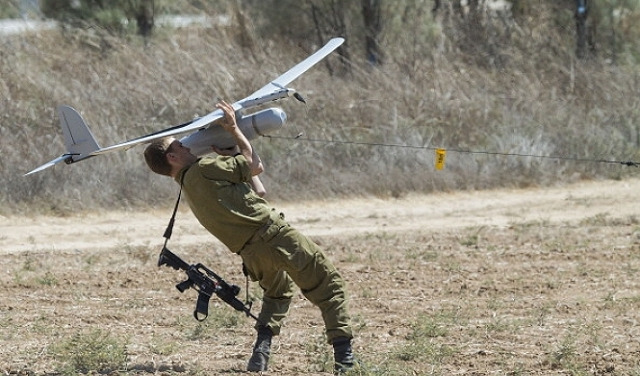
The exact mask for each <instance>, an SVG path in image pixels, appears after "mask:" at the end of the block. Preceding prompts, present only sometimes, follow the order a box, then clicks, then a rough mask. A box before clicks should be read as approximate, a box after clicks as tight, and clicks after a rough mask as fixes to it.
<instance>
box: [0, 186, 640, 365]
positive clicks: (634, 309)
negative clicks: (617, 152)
mask: <svg viewBox="0 0 640 376" xmlns="http://www.w3.org/2000/svg"><path fill="white" fill-rule="evenodd" d="M639 192H640V179H628V180H624V181H599V182H580V183H577V184H573V185H569V186H564V187H556V188H544V189H542V188H540V189H538V188H530V189H522V190H516V189H503V190H493V191H482V192H455V193H438V194H432V195H426V196H421V195H410V196H407V197H403V198H400V199H386V200H382V199H376V198H371V199H351V200H327V201H322V202H302V203H285V204H280V205H278V204H276V206H277V207H278V208H279V209H281V210H282V211H283V212H284V213H285V214H286V216H287V219H288V220H289V222H291V224H292V225H294V226H295V227H297V228H299V229H300V230H302V231H303V232H304V233H306V234H308V235H310V236H311V237H312V238H313V239H314V240H315V241H316V242H318V243H319V244H320V245H321V247H322V248H323V249H324V250H325V252H326V253H327V255H328V256H329V258H330V259H331V260H333V262H334V263H335V264H336V266H337V267H338V269H339V270H340V272H341V273H342V275H343V277H344V278H345V280H346V281H347V284H348V286H349V294H350V310H351V313H352V319H353V322H354V328H355V332H356V337H355V341H354V346H355V348H356V351H357V352H358V354H359V356H360V358H361V359H363V360H364V361H365V362H366V364H367V367H368V368H367V369H366V370H365V371H362V372H360V373H355V374H358V375H568V374H571V375H640V200H639V199H638V193H639ZM183 206H184V207H183V208H182V209H181V211H180V213H179V215H178V219H177V222H176V228H175V230H174V235H173V238H172V239H171V242H170V248H171V249H172V250H173V251H174V252H176V253H179V255H181V256H182V257H183V258H185V260H186V261H188V262H193V263H195V262H202V263H204V264H205V265H207V266H209V267H211V268H212V269H214V270H216V271H217V272H218V273H219V274H221V275H222V276H223V277H224V278H225V279H227V280H228V281H229V282H230V283H234V284H237V285H239V286H241V287H242V289H243V292H242V293H241V294H240V297H241V298H242V299H243V300H244V290H245V280H244V278H243V276H242V274H241V273H240V266H239V260H238V258H237V256H234V255H232V254H230V253H229V252H228V251H227V250H226V249H225V248H224V247H223V246H222V245H221V244H219V243H218V242H217V241H216V240H214V239H213V238H212V237H211V236H210V235H209V234H208V233H206V231H205V230H203V229H202V228H201V227H200V226H199V225H198V224H197V222H196V221H195V220H194V218H193V217H192V215H191V214H190V212H189V211H188V209H187V208H186V204H183ZM170 214H171V209H167V210H161V211H154V212H105V213H91V214H81V215H77V216H70V217H63V218H58V217H36V218H27V217H18V216H16V217H10V218H5V217H0V255H2V269H1V270H0V341H1V343H2V345H1V346H0V374H7V375H9V374H12V375H60V374H77V373H88V374H96V372H98V371H99V373H101V374H114V375H115V374H136V375H147V374H154V375H176V374H178V375H184V376H187V375H203V376H204V375H224V374H243V373H244V367H245V365H246V360H247V358H248V355H249V353H250V351H251V346H252V344H253V340H254V331H253V329H252V326H253V323H252V322H251V321H250V320H249V319H248V318H246V317H244V316H242V315H240V314H238V313H237V312H235V311H233V310H232V309H231V308H230V307H228V306H226V305H223V304H221V303H220V301H219V300H217V299H215V298H214V299H213V300H212V302H211V307H210V309H211V311H210V316H209V318H208V319H207V320H206V321H205V322H203V323H198V322H197V321H195V320H194V319H193V317H192V312H193V308H194V306H195V300H196V293H195V292H194V291H192V290H189V291H186V292H185V293H183V294H180V293H179V292H178V291H177V290H176V289H175V288H174V285H175V284H176V283H178V282H180V281H181V280H182V279H184V274H183V273H182V272H180V271H175V270H172V269H170V268H164V267H163V268H158V267H157V265H156V260H157V255H158V253H159V250H160V248H161V246H162V243H163V241H164V239H163V238H162V234H163V232H164V229H165V226H166V224H167V222H168V219H169V216H170ZM249 292H250V293H251V295H252V296H254V297H255V298H256V300H255V304H254V308H253V310H254V312H257V310H259V308H260V307H259V306H260V299H259V296H260V294H261V291H260V290H259V288H258V287H257V286H255V284H252V285H250V286H249ZM86 349H89V351H87V350H86ZM118 355H121V356H118ZM331 367H332V364H331V353H330V352H329V348H328V346H327V345H326V343H325V341H324V338H323V325H322V319H321V317H320V315H319V312H318V310H317V309H316V308H315V307H313V306H312V305H311V304H309V302H308V301H307V300H305V299H304V298H303V297H302V295H300V294H298V295H296V296H295V298H294V300H293V302H292V308H291V312H290V315H289V317H288V318H287V321H286V322H285V326H284V327H283V331H282V334H281V335H280V336H279V337H276V339H275V341H274V347H273V356H272V362H271V365H270V371H269V372H267V374H272V375H300V374H305V375H308V374H311V375H316V374H317V375H330V374H331V369H332V368H331ZM118 371H119V373H118Z"/></svg>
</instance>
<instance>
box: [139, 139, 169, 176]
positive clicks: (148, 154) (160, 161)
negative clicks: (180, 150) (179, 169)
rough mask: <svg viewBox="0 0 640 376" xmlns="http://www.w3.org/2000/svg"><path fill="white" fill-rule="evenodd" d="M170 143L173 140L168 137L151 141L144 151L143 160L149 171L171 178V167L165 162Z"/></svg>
mask: <svg viewBox="0 0 640 376" xmlns="http://www.w3.org/2000/svg"><path fill="white" fill-rule="evenodd" d="M171 142H173V139H172V138H170V137H165V138H161V139H159V140H156V141H153V142H152V143H151V144H149V146H147V148H146V149H144V160H145V161H146V162H147V166H149V168H150V169H151V171H153V172H155V173H156V174H160V175H166V176H171V165H170V164H169V161H168V160H167V152H168V151H169V146H170V145H171Z"/></svg>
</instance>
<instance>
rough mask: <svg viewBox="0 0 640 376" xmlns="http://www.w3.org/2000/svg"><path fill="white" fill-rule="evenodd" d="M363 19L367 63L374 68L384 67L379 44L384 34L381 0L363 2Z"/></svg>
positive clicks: (365, 0)
mask: <svg viewBox="0 0 640 376" xmlns="http://www.w3.org/2000/svg"><path fill="white" fill-rule="evenodd" d="M362 17H363V20H364V30H365V51H366V54H367V61H368V62H369V63H370V64H371V65H374V66H378V65H382V63H383V56H382V51H381V49H380V44H378V37H379V36H380V32H382V20H381V17H380V0H362Z"/></svg>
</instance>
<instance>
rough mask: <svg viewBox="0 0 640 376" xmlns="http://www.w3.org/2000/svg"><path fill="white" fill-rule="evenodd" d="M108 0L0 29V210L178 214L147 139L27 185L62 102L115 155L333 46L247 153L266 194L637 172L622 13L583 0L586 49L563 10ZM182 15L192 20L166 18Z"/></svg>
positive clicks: (47, 11) (629, 46) (51, 153)
mask: <svg viewBox="0 0 640 376" xmlns="http://www.w3.org/2000/svg"><path fill="white" fill-rule="evenodd" d="M583 2H584V1H583ZM108 3H109V4H111V6H110V7H107V6H104V5H100V4H102V2H95V1H89V0H82V1H65V0H47V1H41V2H40V9H41V10H42V12H43V14H44V15H47V16H49V17H54V18H56V19H58V20H60V22H61V23H60V25H61V26H60V27H59V28H58V29H55V30H46V31H45V30H43V31H38V32H32V33H28V34H20V35H2V36H0V46H1V47H0V116H1V120H0V121H1V123H0V137H1V138H2V143H0V155H2V158H0V169H1V170H2V176H3V179H2V181H1V182H0V200H1V201H0V214H4V215H8V214H16V213H31V214H38V213H52V214H61V215H64V214H68V213H70V212H72V211H78V210H96V209H111V208H115V209H123V208H132V207H148V206H154V207H158V206H160V207H164V206H170V205H172V203H173V199H174V197H175V195H176V194H177V187H176V186H175V185H174V184H170V183H169V181H168V180H167V179H166V178H163V177H160V176H156V175H154V174H153V173H151V172H150V171H148V169H147V168H146V166H144V162H143V160H142V157H141V152H142V147H137V148H134V149H132V150H129V151H126V152H121V153H115V154H113V155H107V156H104V157H101V158H95V159H93V160H90V161H86V162H83V163H79V164H77V165H74V166H73V168H68V167H65V166H60V167H55V168H54V169H51V170H47V171H45V172H43V173H39V174H35V175H32V176H28V177H23V176H22V175H23V174H24V173H25V172H27V171H30V170H31V169H33V168H35V167H36V166H38V165H40V164H42V163H44V162H46V161H48V160H50V159H53V158H54V157H57V156H59V155H60V154H61V153H62V152H64V147H63V144H62V140H61V137H60V130H59V125H58V119H57V115H56V112H55V108H56V106H58V105H60V104H68V105H71V106H73V107H74V108H76V109H78V110H79V111H80V112H81V114H82V115H83V117H84V119H85V120H86V121H87V123H88V124H89V125H90V126H91V129H92V131H93V132H94V135H95V136H96V138H97V139H98V140H99V142H101V144H102V145H109V144H113V143H116V142H120V141H123V140H126V139H130V138H133V137H136V136H139V135H142V134H145V133H148V132H152V131H156V130H159V129H162V128H165V127H167V126H170V125H175V124H179V123H182V122H185V121H187V120H189V119H191V118H193V117H194V116H196V115H202V114H205V113H207V112H209V111H211V110H212V109H213V106H214V103H215V102H216V101H217V99H218V98H224V99H227V100H230V101H235V100H238V99H240V98H243V97H245V96H246V95H248V94H249V93H251V92H253V91H254V90H256V89H258V88H260V87H262V86H263V85H264V84H265V83H266V82H268V81H269V80H271V79H273V78H275V77H277V76H278V75H279V74H281V73H282V72H284V71H286V70H287V69H288V68H289V67H291V66H293V65H294V64H295V63H297V62H298V61H300V60H301V59H302V58H304V57H306V56H307V55H308V54H310V53H311V52H312V51H314V50H315V49H316V48H318V47H319V46H320V45H321V44H323V43H324V42H326V41H327V40H328V39H329V38H331V37H333V36H344V37H345V38H346V40H347V42H346V44H345V46H344V48H342V49H341V50H340V51H339V52H338V53H336V54H333V55H332V56H331V57H330V58H329V59H328V60H327V61H326V63H323V64H321V65H318V66H317V67H314V68H313V69H312V70H311V71H309V72H308V73H307V74H305V75H304V76H303V77H301V78H300V79H298V80H296V81H295V82H294V83H293V84H292V87H294V88H296V89H298V90H299V91H300V92H301V93H302V94H303V95H304V96H305V97H306V98H307V101H308V104H307V105H306V106H305V105H301V104H299V103H296V102H295V101H285V102H282V103H279V105H280V106H282V107H283V108H284V109H285V110H286V111H287V113H288V115H289V121H288V125H287V126H286V127H285V128H284V129H283V130H281V131H280V132H278V133H277V134H275V135H274V137H271V138H265V139H260V140H257V141H256V142H254V144H255V147H256V148H257V150H258V151H259V153H260V154H261V156H262V158H263V160H264V162H265V165H266V168H267V170H266V173H265V174H264V181H265V184H266V186H267V188H268V189H269V197H270V198H271V199H272V200H302V199H306V198H311V197H313V198H316V199H318V198H319V199H322V198H324V197H333V196H354V195H375V196H378V197H399V196H402V195H404V194H406V193H409V192H421V193H424V192H431V191H452V190H473V189H487V188H494V187H522V186H532V185H539V186H547V185H554V184H564V183H567V182H573V181H576V180H579V179H601V178H623V177H625V176H628V175H633V174H635V175H637V171H638V170H637V168H631V167H628V166H625V165H622V164H620V163H617V162H620V161H638V160H640V151H639V148H638V146H639V145H640V125H639V121H638V120H640V95H639V94H640V73H639V70H638V63H639V59H638V58H639V57H640V46H639V45H638V40H640V38H639V37H640V27H639V26H638V24H639V22H638V21H639V19H640V6H639V5H638V3H637V2H636V1H632V0H603V1H598V2H592V1H590V2H588V5H589V8H588V10H589V13H588V17H586V23H584V24H583V26H585V27H586V30H587V32H586V33H585V34H583V36H586V40H582V41H580V40H579V38H578V37H577V35H578V34H577V30H576V29H577V26H580V23H579V22H578V21H579V18H578V16H577V13H576V4H579V3H581V1H577V2H576V1H573V0H571V1H569V0H564V1H558V0H541V1H523V0H520V1H516V0H514V1H510V2H509V1H506V2H502V3H504V4H503V5H505V4H506V5H507V8H504V9H502V8H501V9H493V8H491V7H489V6H488V5H491V4H489V3H486V4H485V2H484V1H478V0H476V1H467V2H460V1H445V2H440V1H409V0H406V1H403V0H399V1H384V0H380V1H368V0H365V1H361V2H354V1H352V2H339V1H328V0H327V1H314V0H307V1H294V0H281V1H275V0H262V1H258V0H237V1H233V0H218V1H196V0H193V1H168V0H166V1H160V0H158V1H155V2H154V1H149V0H147V1H145V0H139V1H128V2H124V1H113V2H108ZM585 3H586V2H585ZM126 4H128V5H126ZM465 4H466V5H465ZM372 5H373V7H372ZM0 9H1V10H0V16H2V17H18V16H20V14H21V8H20V3H19V2H18V1H7V0H1V1H0ZM372 9H373V10H375V11H377V13H374V14H373V15H372V14H371V13H369V14H367V11H371V10H372ZM22 11H24V10H22ZM176 14H181V15H188V16H191V17H192V18H191V20H192V21H193V20H196V21H197V22H195V23H191V24H188V25H185V26H175V24H174V26H166V24H165V23H163V22H162V20H163V17H166V16H167V15H176ZM38 16H42V14H38ZM372 20H373V21H374V22H371V21H372ZM584 20H585V19H583V21H584ZM372 37H373V38H372ZM580 43H582V44H580ZM585 46H586V47H585ZM300 134H301V135H302V136H300V137H297V136H299V135H300ZM296 137H297V138H296ZM436 148H445V149H447V150H448V154H447V159H446V165H445V168H444V169H443V170H441V171H436V170H435V169H434V155H435V153H434V149H436ZM505 154H506V155H505Z"/></svg>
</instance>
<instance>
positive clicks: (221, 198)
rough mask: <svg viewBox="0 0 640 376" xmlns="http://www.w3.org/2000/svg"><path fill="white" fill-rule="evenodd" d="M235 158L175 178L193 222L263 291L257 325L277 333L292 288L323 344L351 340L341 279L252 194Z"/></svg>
mask: <svg viewBox="0 0 640 376" xmlns="http://www.w3.org/2000/svg"><path fill="white" fill-rule="evenodd" d="M250 180H251V171H250V168H249V165H248V163H247V160H246V159H245V158H244V157H243V156H241V155H238V156H235V157H217V158H211V157H208V158H202V159H200V160H199V161H198V162H196V163H195V164H193V165H191V166H190V167H186V168H185V169H183V170H182V171H180V173H179V174H178V175H177V176H176V181H177V182H179V183H180V182H182V186H183V190H184V192H185V196H186V198H187V201H188V202H189V206H190V207H191V210H192V211H193V214H194V215H195V216H196V218H197V219H198V221H199V222H200V223H201V224H202V225H203V226H204V227H205V228H206V229H207V230H208V231H209V232H210V233H211V234H213V235H214V236H215V237H216V238H218V239H219V240H220V241H221V242H222V243H224V244H225V245H226V246H227V247H229V249H230V250H231V251H232V252H234V253H237V254H239V255H240V256H241V257H242V261H243V263H244V265H245V267H246V269H247V272H248V274H249V276H250V277H251V278H252V279H253V280H256V281H258V282H259V284H260V287H262V289H263V290H264V294H263V301H262V310H261V312H260V315H259V318H260V321H261V322H263V323H265V324H266V325H267V326H268V327H269V328H270V329H271V330H272V331H273V333H274V334H278V333H279V332H280V327H281V326H282V321H283V319H284V318H285V317H286V315H287V313H288V311H289V305H290V303H291V298H292V297H293V288H294V283H295V284H296V285H298V287H299V288H300V290H301V291H302V293H303V294H304V296H305V297H306V298H307V299H309V301H311V302H312V303H313V304H315V305H316V306H318V307H319V308H320V311H321V313H322V318H323V320H324V323H325V328H326V334H327V339H328V341H329V342H331V341H332V340H333V339H334V338H336V337H348V338H351V337H352V331H351V327H350V325H349V316H348V314H347V299H346V296H345V285H344V281H343V279H342V277H341V276H340V274H339V273H338V271H337V270H336V268H335V267H334V266H333V264H332V263H331V262H330V261H329V259H327V258H326V257H325V255H324V253H323V252H322V250H321V249H320V247H318V246H317V245H316V244H315V243H314V242H313V241H311V240H310V239H308V238H307V237H306V236H304V235H303V234H301V233H300V232H298V231H297V230H296V229H294V228H292V227H291V226H289V224H288V223H287V222H286V221H285V220H284V215H282V214H279V213H277V212H276V211H275V209H272V208H271V207H270V206H269V204H268V203H267V201H265V200H264V199H263V198H261V197H259V196H258V195H256V194H255V193H254V192H253V190H252V189H251V186H250V185H249V181H250Z"/></svg>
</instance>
